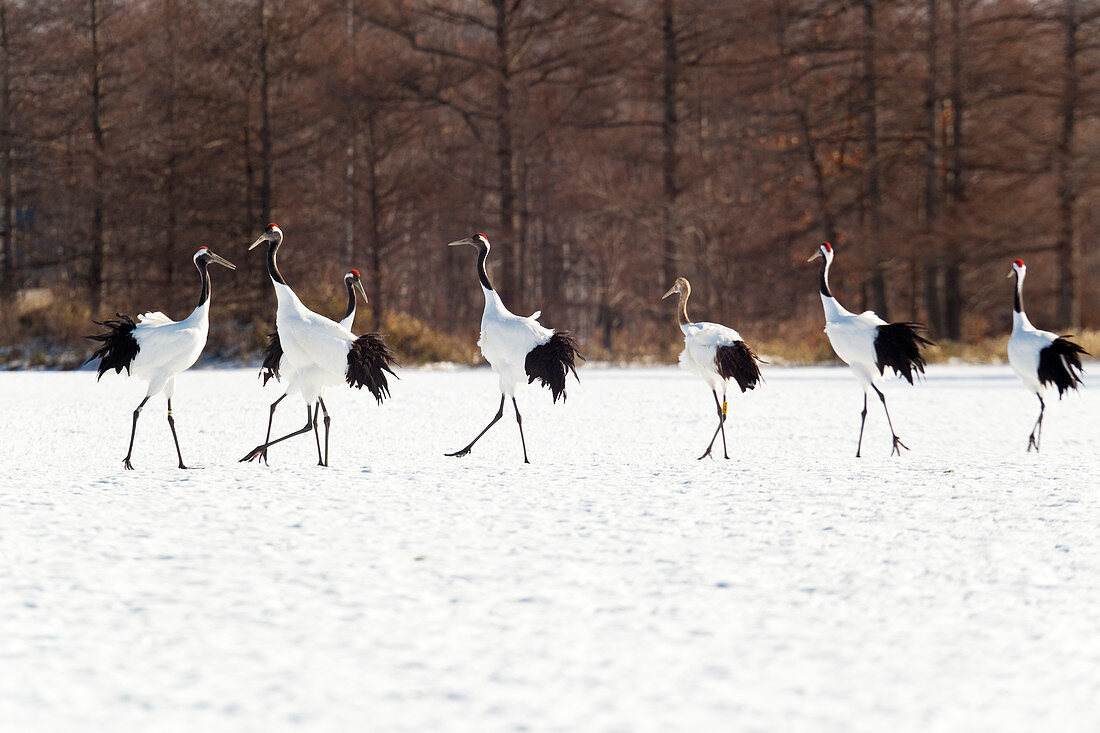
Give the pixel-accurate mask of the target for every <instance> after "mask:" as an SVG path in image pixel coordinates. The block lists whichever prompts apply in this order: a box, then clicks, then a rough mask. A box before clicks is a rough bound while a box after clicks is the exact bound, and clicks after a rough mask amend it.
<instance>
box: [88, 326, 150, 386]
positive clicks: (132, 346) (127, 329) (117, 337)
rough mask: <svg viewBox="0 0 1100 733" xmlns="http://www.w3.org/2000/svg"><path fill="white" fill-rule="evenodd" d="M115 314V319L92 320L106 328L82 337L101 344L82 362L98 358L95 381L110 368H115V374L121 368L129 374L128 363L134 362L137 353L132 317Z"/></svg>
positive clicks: (120, 370)
mask: <svg viewBox="0 0 1100 733" xmlns="http://www.w3.org/2000/svg"><path fill="white" fill-rule="evenodd" d="M115 316H116V317H117V320H107V321H92V323H94V324H96V325H97V326H104V327H106V329H107V330H106V331H104V332H103V333H100V334H96V335H95V336H85V337H84V338H89V339H91V340H92V341H99V342H102V344H103V345H102V346H100V347H99V348H98V349H96V350H95V353H93V354H92V355H91V356H89V357H88V360H87V361H85V362H84V363H85V364H87V363H88V362H89V361H92V360H93V359H99V366H98V367H97V368H96V371H97V372H98V374H97V375H96V381H97V382H98V381H99V379H100V377H102V376H103V375H104V374H106V373H107V372H109V371H110V370H111V369H114V370H115V374H120V373H121V372H122V370H123V369H125V370H126V373H127V374H129V373H130V365H131V364H132V363H133V362H134V357H135V356H137V353H138V342H137V339H135V338H134V325H135V324H134V321H133V319H131V318H130V316H126V315H123V314H121V313H116V314H115Z"/></svg>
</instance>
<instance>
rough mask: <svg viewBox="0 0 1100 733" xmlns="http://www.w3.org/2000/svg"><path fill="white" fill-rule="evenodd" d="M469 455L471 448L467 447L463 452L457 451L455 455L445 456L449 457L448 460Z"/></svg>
mask: <svg viewBox="0 0 1100 733" xmlns="http://www.w3.org/2000/svg"><path fill="white" fill-rule="evenodd" d="M469 454H470V446H466V447H465V448H463V449H462V450H458V451H455V452H454V453H444V454H443V455H445V456H447V457H448V458H462V456H466V455H469Z"/></svg>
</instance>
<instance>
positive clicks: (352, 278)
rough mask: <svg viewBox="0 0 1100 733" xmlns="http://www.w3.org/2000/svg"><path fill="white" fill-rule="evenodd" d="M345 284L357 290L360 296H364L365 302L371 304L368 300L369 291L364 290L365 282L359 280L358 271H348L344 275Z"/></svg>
mask: <svg viewBox="0 0 1100 733" xmlns="http://www.w3.org/2000/svg"><path fill="white" fill-rule="evenodd" d="M344 283H345V284H346V285H347V286H348V287H351V288H355V289H356V290H358V291H359V294H360V295H362V296H363V302H364V303H369V302H370V300H369V299H368V298H367V291H366V290H364V289H363V281H362V280H360V279H359V271H358V270H348V273H347V274H346V275H344Z"/></svg>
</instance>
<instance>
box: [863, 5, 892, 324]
mask: <svg viewBox="0 0 1100 733" xmlns="http://www.w3.org/2000/svg"><path fill="white" fill-rule="evenodd" d="M862 5H863V84H864V95H865V99H864V104H865V105H866V106H865V108H864V113H863V136H864V144H865V149H866V152H867V161H866V165H867V179H866V190H865V193H864V195H865V201H866V208H867V224H868V229H867V231H868V238H869V239H870V248H871V251H872V256H871V262H872V265H871V274H870V276H869V283H868V295H869V297H870V299H871V309H872V310H873V311H875V312H876V313H878V315H879V317H880V318H882V319H883V320H887V321H888V320H890V316H889V312H888V308H887V300H886V270H885V262H884V260H885V257H883V252H882V241H881V234H882V184H881V180H880V173H879V158H878V82H877V75H876V73H875V32H876V30H875V3H874V0H862Z"/></svg>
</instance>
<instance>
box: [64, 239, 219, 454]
mask: <svg viewBox="0 0 1100 733" xmlns="http://www.w3.org/2000/svg"><path fill="white" fill-rule="evenodd" d="M193 259H194V261H195V267H196V268H198V271H199V279H200V280H201V281H202V290H201V291H200V293H199V304H198V306H196V307H195V310H193V311H191V315H189V316H188V317H187V318H185V319H183V320H182V321H173V320H172V319H171V318H169V317H168V316H166V315H164V314H163V313H161V312H160V311H156V312H153V313H142V314H141V315H140V316H138V320H137V323H134V321H133V320H132V319H131V318H130V317H129V316H125V315H123V314H121V313H117V314H116V316H117V320H107V321H95V323H96V324H97V325H100V326H105V327H106V328H107V330H106V331H104V332H103V333H101V334H97V335H95V336H88V338H90V339H92V340H93V341H99V342H101V343H102V344H103V345H102V346H100V347H99V348H98V349H96V351H95V353H93V354H92V355H91V356H90V357H88V361H86V362H84V363H85V364H87V363H88V362H90V361H92V360H93V359H99V367H98V368H97V372H98V375H97V376H96V381H99V379H100V378H101V377H102V376H103V375H104V374H106V373H107V372H108V371H109V370H111V369H114V370H115V374H119V373H121V372H122V370H123V369H125V370H126V373H127V374H131V375H133V376H135V377H137V378H139V379H144V380H146V381H147V382H149V388H148V389H147V390H146V391H145V399H143V400H142V401H141V404H139V405H138V406H137V409H135V410H134V422H133V425H132V426H131V428H130V447H129V448H127V450H126V457H125V458H123V459H122V465H123V466H124V467H125V468H126V469H127V470H133V468H134V466H133V464H131V463H130V457H131V456H132V455H133V452H134V436H135V435H136V434H137V421H138V416H139V415H140V414H141V409H142V408H143V407H145V403H146V402H148V401H149V398H150V397H152V396H153V395H155V394H159V393H160V392H164V396H165V397H166V398H167V399H168V427H170V428H171V429H172V440H173V442H175V444H176V456H177V457H178V458H179V467H180V468H187V466H186V465H184V463H183V453H181V452H180V441H179V438H177V437H176V420H175V418H173V417H172V395H174V394H175V392H176V375H177V374H179V373H180V372H182V371H184V370H186V369H188V368H190V367H191V365H192V364H194V363H195V361H196V360H197V359H198V358H199V354H201V353H202V348H203V347H204V346H206V334H207V332H208V331H209V329H210V272H209V269H208V268H209V265H210V263H211V262H213V263H216V264H219V265H222V266H223V267H228V268H229V269H230V270H235V269H237V268H236V266H235V265H233V263H231V262H229V260H226V259H224V258H222V257H219V256H218V255H216V254H214V253H213V252H211V251H210V248H209V247H200V248H199V250H198V251H197V252H195V256H194V258H193Z"/></svg>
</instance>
